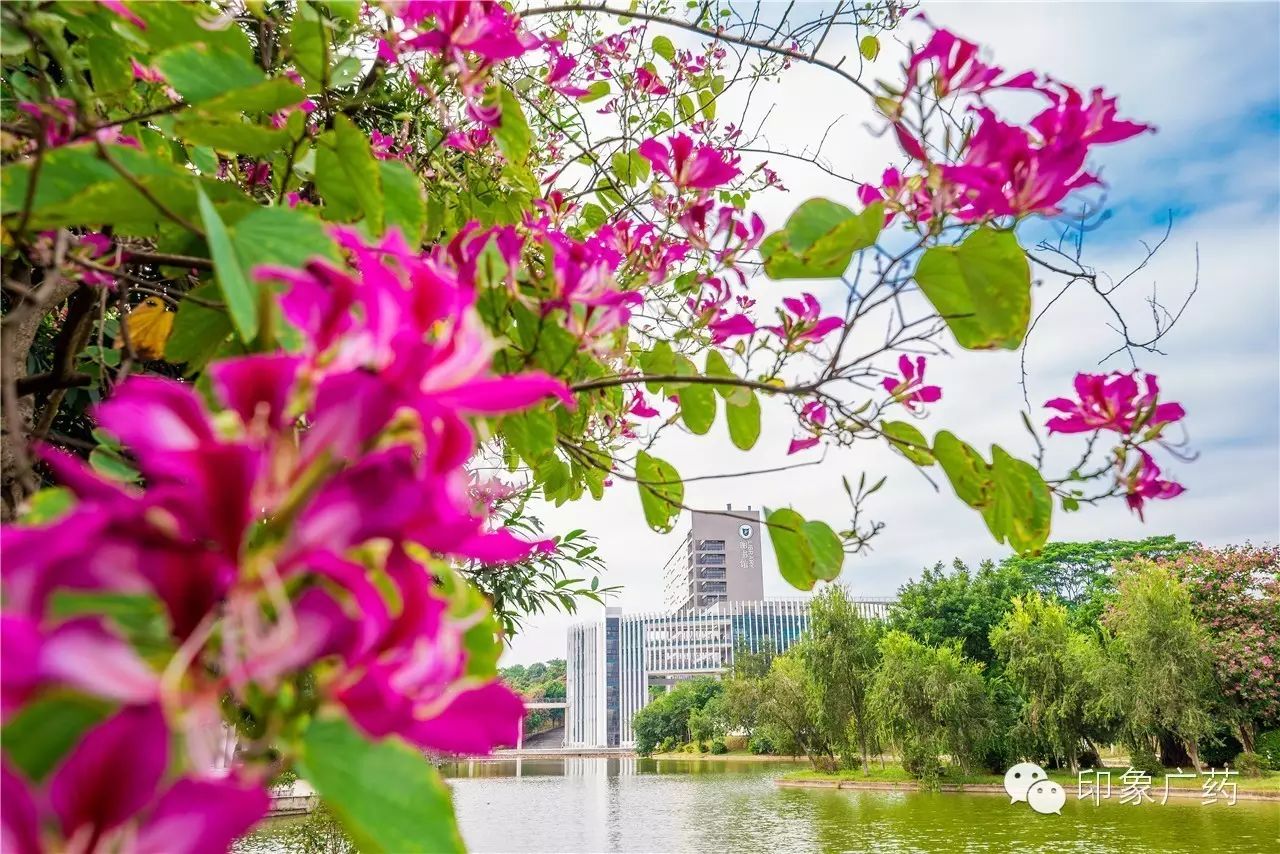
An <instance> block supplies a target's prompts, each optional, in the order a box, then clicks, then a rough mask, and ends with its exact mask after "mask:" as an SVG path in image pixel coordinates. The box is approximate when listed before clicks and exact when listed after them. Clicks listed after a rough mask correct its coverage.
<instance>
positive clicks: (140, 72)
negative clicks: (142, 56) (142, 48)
mask: <svg viewBox="0 0 1280 854" xmlns="http://www.w3.org/2000/svg"><path fill="white" fill-rule="evenodd" d="M129 68H130V69H131V70H132V71H133V79H134V80H138V81H141V82H143V83H161V84H163V83H167V82H168V81H166V80H165V79H164V75H163V74H161V73H160V71H159V69H157V68H154V67H152V66H150V65H143V64H142V63H140V62H138V60H136V59H134V58H133V57H130V58H129Z"/></svg>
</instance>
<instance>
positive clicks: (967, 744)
mask: <svg viewBox="0 0 1280 854" xmlns="http://www.w3.org/2000/svg"><path fill="white" fill-rule="evenodd" d="M880 654H881V660H880V666H879V668H877V669H876V674H875V680H874V682H873V683H872V690H871V704H872V709H873V711H874V713H875V715H876V717H877V719H878V720H879V721H880V723H881V726H882V727H883V728H884V732H885V734H886V735H887V736H888V738H889V740H890V741H892V742H893V744H894V745H895V746H897V747H898V749H899V751H900V752H901V754H902V756H903V765H904V766H905V767H906V768H907V770H908V771H909V772H911V773H913V774H916V775H917V776H929V774H928V769H930V768H935V767H938V766H939V765H940V764H941V762H942V758H943V757H944V756H947V757H950V760H951V762H952V763H954V764H956V765H958V766H960V768H961V769H962V770H963V771H965V772H967V771H968V769H969V768H970V767H971V766H972V764H973V763H974V761H975V760H976V759H977V758H978V757H979V755H980V750H981V746H982V744H983V742H984V740H985V739H986V738H987V736H988V734H989V729H990V717H991V709H990V707H989V703H988V698H987V692H986V684H985V683H984V681H983V678H982V665H981V664H979V663H977V662H975V661H970V660H969V659H967V658H965V657H964V655H963V654H962V653H961V652H960V649H959V647H958V646H957V645H947V646H939V647H933V646H926V645H925V644H922V643H920V642H919V641H918V640H916V639H915V638H913V637H911V636H910V635H908V634H906V633H904V632H901V631H890V632H889V633H888V634H886V635H885V636H884V638H883V639H882V640H881V641H880Z"/></svg>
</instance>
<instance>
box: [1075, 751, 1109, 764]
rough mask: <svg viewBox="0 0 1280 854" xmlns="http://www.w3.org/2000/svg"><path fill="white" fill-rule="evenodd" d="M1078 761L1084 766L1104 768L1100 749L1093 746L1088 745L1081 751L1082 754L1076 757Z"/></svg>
mask: <svg viewBox="0 0 1280 854" xmlns="http://www.w3.org/2000/svg"><path fill="white" fill-rule="evenodd" d="M1076 761H1077V762H1078V763H1080V767H1081V768H1082V769H1083V768H1102V767H1104V766H1103V764H1102V757H1101V756H1099V755H1098V751H1096V750H1094V749H1093V748H1092V747H1086V748H1085V749H1084V750H1081V751H1080V755H1079V756H1077V757H1076Z"/></svg>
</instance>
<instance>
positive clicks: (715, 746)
mask: <svg viewBox="0 0 1280 854" xmlns="http://www.w3.org/2000/svg"><path fill="white" fill-rule="evenodd" d="M711 752H712V753H714V754H715V755H717V756H719V755H720V754H722V753H728V752H729V748H728V747H725V744H724V742H723V741H721V740H720V739H718V738H717V739H716V740H715V741H713V742H711Z"/></svg>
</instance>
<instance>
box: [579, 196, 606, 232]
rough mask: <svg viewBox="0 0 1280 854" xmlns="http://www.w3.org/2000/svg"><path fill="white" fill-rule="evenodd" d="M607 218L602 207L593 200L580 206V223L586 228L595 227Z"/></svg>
mask: <svg viewBox="0 0 1280 854" xmlns="http://www.w3.org/2000/svg"><path fill="white" fill-rule="evenodd" d="M608 219H609V215H608V214H607V213H605V212H604V208H602V207H600V206H599V205H597V204H596V203H595V202H587V203H586V204H585V205H583V206H582V224H583V225H585V226H586V227H587V228H590V229H596V228H599V227H600V226H602V225H604V224H605V221H606V220H608Z"/></svg>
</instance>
